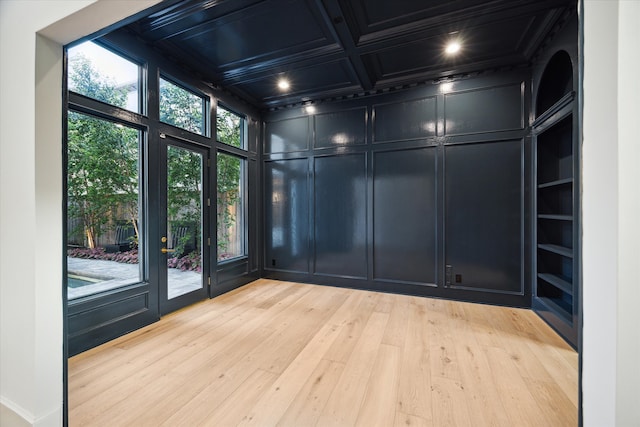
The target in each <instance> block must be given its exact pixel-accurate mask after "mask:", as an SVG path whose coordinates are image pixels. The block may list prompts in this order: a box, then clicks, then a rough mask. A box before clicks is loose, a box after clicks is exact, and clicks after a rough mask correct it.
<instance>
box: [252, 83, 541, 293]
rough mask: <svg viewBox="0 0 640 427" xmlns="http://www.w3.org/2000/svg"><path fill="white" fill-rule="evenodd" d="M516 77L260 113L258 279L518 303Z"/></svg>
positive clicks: (520, 163)
mask: <svg viewBox="0 0 640 427" xmlns="http://www.w3.org/2000/svg"><path fill="white" fill-rule="evenodd" d="M529 80H530V75H529V74H528V73H527V72H526V71H523V72H510V73H503V74H499V73H496V74H491V75H488V76H483V77H476V78H468V79H465V80H459V81H454V82H448V83H446V84H440V85H436V84H434V85H424V86H418V87H415V88H413V89H405V90H398V91H395V92H393V91H392V92H387V93H381V94H378V95H375V96H367V97H362V98H358V97H354V98H350V99H344V100H339V101H335V102H325V103H322V104H319V105H317V106H316V111H315V113H314V114H308V113H306V112H305V110H304V109H303V108H302V107H299V108H288V109H282V110H278V111H273V112H269V113H267V114H265V116H264V127H263V130H264V139H263V140H264V154H263V162H264V168H263V170H264V199H263V201H264V212H265V215H264V224H263V226H264V228H263V229H264V230H265V236H264V245H265V247H264V260H263V274H264V276H266V277H271V278H278V279H286V280H298V281H306V282H311V283H323V284H330V285H336V286H349V287H357V288H363V289H375V290H384V291H390V292H399V293H409V294H416V295H427V296H441V297H450V298H457V299H466V300H472V301H479V302H491V303H498V304H510V305H521V306H529V305H530V284H529V283H528V281H526V280H525V275H526V274H527V272H528V271H529V270H530V261H529V258H528V257H527V256H526V255H527V254H526V252H525V248H526V245H527V244H528V243H529V242H530V237H531V236H530V229H531V224H530V218H529V215H527V214H526V212H527V209H528V208H530V200H529V199H530V195H529V185H527V182H528V181H529V179H530V167H529V166H528V165H529V164H530V161H531V159H530V156H531V154H530V153H531V150H530V147H529V145H530V143H529V138H528V137H527V135H528V128H527V126H526V123H527V122H528V120H527V117H528V114H529V112H528V108H527V107H526V106H527V105H529V101H530V100H529V99H528V97H529V95H528V92H529V91H528V88H527V84H528V83H527V82H528V81H529Z"/></svg>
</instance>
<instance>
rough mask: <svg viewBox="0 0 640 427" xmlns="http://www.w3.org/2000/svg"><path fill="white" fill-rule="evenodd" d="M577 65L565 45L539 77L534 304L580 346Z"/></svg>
mask: <svg viewBox="0 0 640 427" xmlns="http://www.w3.org/2000/svg"><path fill="white" fill-rule="evenodd" d="M573 74H574V72H573V66H572V62H571V57H570V55H569V54H568V53H567V52H566V51H562V50H561V51H558V52H557V53H555V54H554V55H553V56H552V57H551V59H550V60H549V62H548V64H547V66H546V68H545V71H544V73H543V74H542V77H541V79H540V84H539V87H538V93H537V102H536V109H535V111H536V115H537V118H536V120H535V121H534V122H533V126H532V131H533V141H534V147H535V186H536V192H535V194H536V197H535V204H534V205H535V207H536V208H535V214H536V221H535V233H534V238H535V257H534V258H535V261H534V266H535V277H534V281H533V286H532V289H533V308H534V309H535V310H536V311H537V312H538V314H539V315H540V316H541V317H543V318H544V319H545V320H546V321H547V322H548V323H549V324H550V325H551V326H552V327H553V328H555V329H556V330H557V331H558V332H559V333H560V334H562V335H563V336H564V337H565V339H567V340H568V341H569V342H570V343H571V344H573V345H574V346H577V337H578V314H579V313H578V307H579V305H578V302H579V274H580V270H579V267H580V263H579V243H580V241H579V230H580V228H579V218H580V216H579V212H580V201H579V182H578V181H579V176H580V174H579V145H578V138H577V129H578V127H577V100H576V92H575V91H574V87H573V82H574V79H573Z"/></svg>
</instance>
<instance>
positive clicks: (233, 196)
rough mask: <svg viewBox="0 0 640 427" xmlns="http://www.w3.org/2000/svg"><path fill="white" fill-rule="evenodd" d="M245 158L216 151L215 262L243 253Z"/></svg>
mask: <svg viewBox="0 0 640 427" xmlns="http://www.w3.org/2000/svg"><path fill="white" fill-rule="evenodd" d="M245 164H246V160H245V159H241V158H240V157H236V156H232V155H229V154H224V153H220V152H219V153H218V163H217V165H218V194H217V196H218V203H217V206H218V208H217V217H218V230H217V234H218V261H223V260H226V259H231V258H236V257H239V256H243V255H245V253H246V251H245V238H244V236H245V220H244V217H245V214H244V199H245V197H244V194H245V191H244V181H245V178H244V176H245Z"/></svg>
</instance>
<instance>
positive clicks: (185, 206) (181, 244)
mask: <svg viewBox="0 0 640 427" xmlns="http://www.w3.org/2000/svg"><path fill="white" fill-rule="evenodd" d="M202 168H203V165H202V157H201V156H200V155H199V154H198V153H194V152H193V151H189V150H186V149H184V148H179V147H173V146H169V147H167V236H168V238H169V241H168V243H167V247H169V248H171V249H173V250H174V252H173V253H172V256H170V257H168V259H167V266H168V267H172V268H179V269H181V270H193V271H198V272H200V271H201V270H202V252H201V250H202Z"/></svg>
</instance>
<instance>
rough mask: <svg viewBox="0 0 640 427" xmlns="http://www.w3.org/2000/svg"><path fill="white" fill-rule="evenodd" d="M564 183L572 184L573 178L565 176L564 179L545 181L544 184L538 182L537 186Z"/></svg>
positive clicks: (548, 186)
mask: <svg viewBox="0 0 640 427" xmlns="http://www.w3.org/2000/svg"><path fill="white" fill-rule="evenodd" d="M566 184H573V178H565V179H558V180H556V181H551V182H545V183H544V184H539V185H538V188H539V189H543V188H551V187H558V186H561V185H566Z"/></svg>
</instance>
